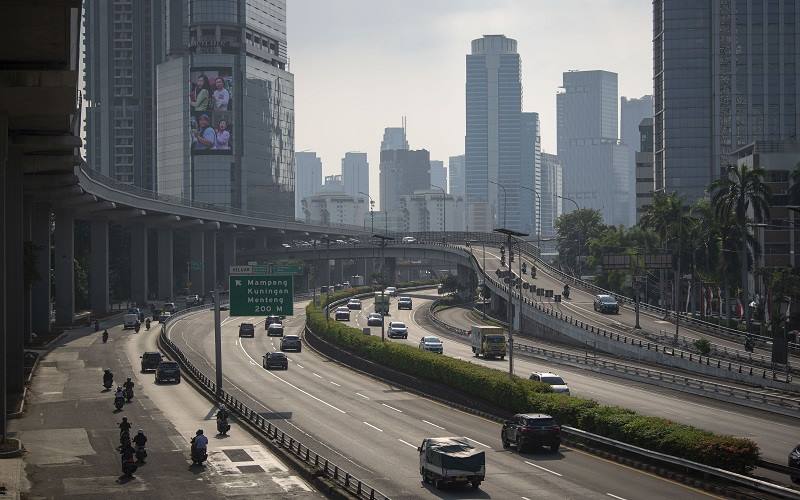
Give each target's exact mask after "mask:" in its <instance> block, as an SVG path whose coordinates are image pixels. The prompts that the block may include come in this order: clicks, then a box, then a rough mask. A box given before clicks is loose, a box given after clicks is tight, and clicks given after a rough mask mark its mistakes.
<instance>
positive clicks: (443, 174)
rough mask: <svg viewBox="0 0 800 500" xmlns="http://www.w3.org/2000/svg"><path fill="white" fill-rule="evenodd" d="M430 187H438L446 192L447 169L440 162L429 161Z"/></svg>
mask: <svg viewBox="0 0 800 500" xmlns="http://www.w3.org/2000/svg"><path fill="white" fill-rule="evenodd" d="M431 186H439V187H440V188H442V189H444V190H445V192H447V189H448V188H447V169H446V168H445V166H444V162H443V161H441V160H431Z"/></svg>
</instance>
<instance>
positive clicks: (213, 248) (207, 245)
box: [197, 231, 217, 296]
mask: <svg viewBox="0 0 800 500" xmlns="http://www.w3.org/2000/svg"><path fill="white" fill-rule="evenodd" d="M203 247H204V248H203V260H204V262H203V273H204V274H205V276H204V278H203V280H204V281H203V284H204V285H205V288H204V289H203V291H202V292H197V293H199V294H200V295H202V296H206V295H208V292H210V291H211V290H216V287H217V232H216V231H206V233H205V236H204V237H203Z"/></svg>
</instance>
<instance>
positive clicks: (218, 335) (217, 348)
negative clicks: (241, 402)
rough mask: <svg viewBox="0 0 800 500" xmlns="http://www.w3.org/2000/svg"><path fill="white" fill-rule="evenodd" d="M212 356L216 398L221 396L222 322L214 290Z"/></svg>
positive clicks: (217, 295) (217, 296) (217, 297)
mask: <svg viewBox="0 0 800 500" xmlns="http://www.w3.org/2000/svg"><path fill="white" fill-rule="evenodd" d="M214 358H215V363H214V364H215V365H216V386H217V398H220V397H221V396H222V324H221V323H220V320H219V292H218V291H217V290H216V289H215V290H214Z"/></svg>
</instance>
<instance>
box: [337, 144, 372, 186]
mask: <svg viewBox="0 0 800 500" xmlns="http://www.w3.org/2000/svg"><path fill="white" fill-rule="evenodd" d="M342 181H343V182H344V192H345V193H347V194H349V195H350V196H354V197H359V196H361V197H363V196H364V195H363V194H358V193H359V192H361V193H367V194H369V162H368V161H367V153H355V152H352V151H350V152H347V153H345V154H344V158H342Z"/></svg>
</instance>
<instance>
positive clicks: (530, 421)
mask: <svg viewBox="0 0 800 500" xmlns="http://www.w3.org/2000/svg"><path fill="white" fill-rule="evenodd" d="M525 425H529V426H531V427H545V426H551V425H556V421H555V420H553V419H552V418H526V419H525Z"/></svg>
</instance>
